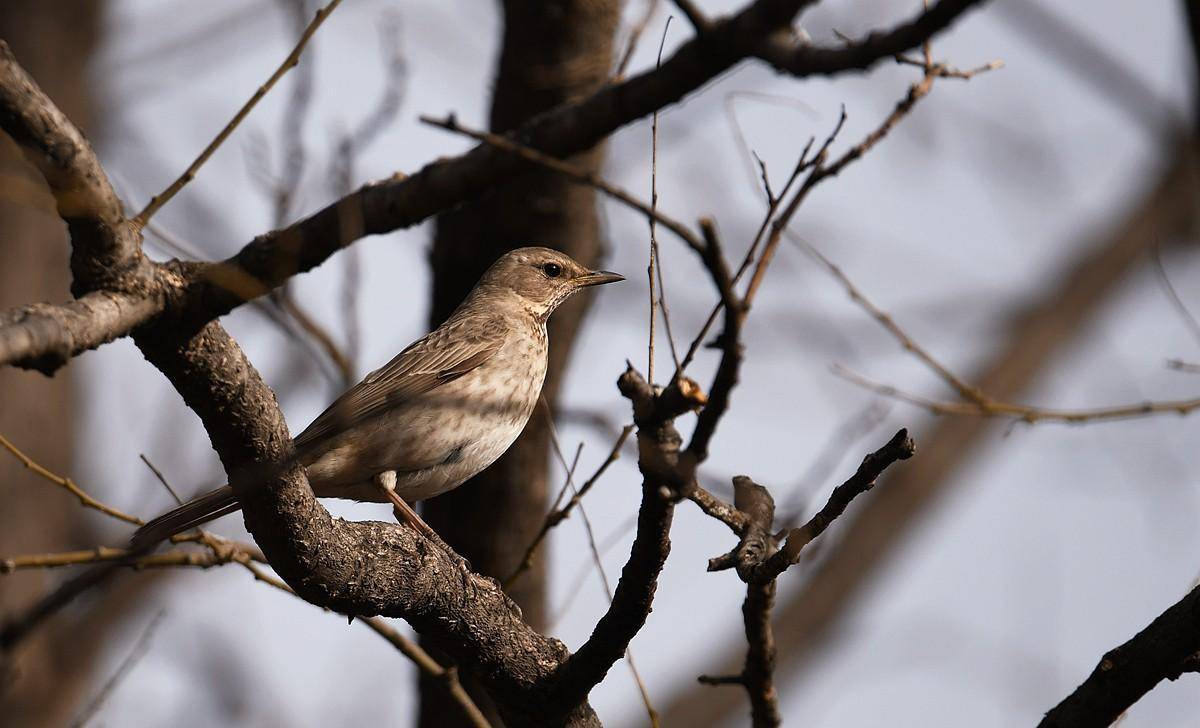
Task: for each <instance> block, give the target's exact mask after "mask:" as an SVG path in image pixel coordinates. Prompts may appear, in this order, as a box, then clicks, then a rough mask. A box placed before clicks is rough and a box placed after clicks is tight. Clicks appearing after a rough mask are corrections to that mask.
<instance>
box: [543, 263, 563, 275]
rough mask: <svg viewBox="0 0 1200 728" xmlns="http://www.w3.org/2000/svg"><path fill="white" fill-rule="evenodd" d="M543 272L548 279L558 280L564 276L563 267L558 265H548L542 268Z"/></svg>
mask: <svg viewBox="0 0 1200 728" xmlns="http://www.w3.org/2000/svg"><path fill="white" fill-rule="evenodd" d="M542 272H543V273H545V274H546V277H547V278H558V277H559V276H560V275H562V266H561V265H559V264H558V263H546V264H545V265H543V266H542Z"/></svg>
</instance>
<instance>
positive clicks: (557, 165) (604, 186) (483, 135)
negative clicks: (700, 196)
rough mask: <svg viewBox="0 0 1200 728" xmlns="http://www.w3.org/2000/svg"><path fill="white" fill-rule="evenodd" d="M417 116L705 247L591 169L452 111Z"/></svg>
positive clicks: (694, 245)
mask: <svg viewBox="0 0 1200 728" xmlns="http://www.w3.org/2000/svg"><path fill="white" fill-rule="evenodd" d="M418 119H419V121H420V122H421V123H423V124H428V125H429V126H435V127H437V128H439V129H445V130H446V131H449V132H454V133H455V134H462V135H463V136H467V137H470V138H472V139H474V140H476V141H479V142H483V143H485V144H487V145H489V146H492V147H495V148H496V149H499V150H502V151H505V152H508V153H509V154H511V155H513V156H515V157H520V158H521V159H524V160H526V161H528V162H532V163H534V164H537V165H539V166H542V167H545V168H546V169H549V170H551V171H554V172H557V173H559V174H561V175H563V176H564V177H566V178H568V179H570V180H572V181H573V182H577V183H579V184H583V185H588V186H589V187H593V188H595V189H597V190H599V191H600V192H603V193H604V194H606V195H608V196H609V197H611V198H613V199H614V200H616V201H618V202H620V203H622V204H624V205H626V206H627V207H629V208H631V209H633V210H636V211H637V212H640V213H641V214H643V215H645V216H646V217H647V218H653V219H654V220H656V221H657V222H658V224H659V225H662V226H663V227H665V228H666V229H668V230H670V231H671V232H673V233H675V235H677V236H678V237H679V239H680V240H682V241H683V242H685V243H686V244H687V245H688V247H689V248H691V249H692V250H694V251H696V252H700V251H701V250H702V249H703V247H704V244H703V242H702V241H701V240H700V236H698V235H697V234H696V233H695V232H693V231H692V230H691V228H689V227H688V226H687V225H684V224H683V223H681V222H679V221H678V220H675V219H674V218H671V217H669V216H668V215H666V214H665V213H663V212H661V211H659V210H654V209H651V207H650V205H649V204H647V203H645V202H643V201H641V200H639V199H638V198H636V197H634V196H633V195H632V194H630V193H629V192H627V191H625V190H623V189H621V188H620V187H618V186H616V185H614V184H612V183H611V182H608V181H606V180H604V179H601V178H600V177H598V176H596V175H595V174H593V173H592V172H589V171H587V170H584V169H580V168H579V167H577V166H575V165H573V164H571V163H569V162H564V161H563V160H561V159H557V158H555V157H552V156H550V155H548V154H544V153H542V152H539V151H538V150H536V149H533V148H532V147H527V146H524V145H522V144H519V143H518V142H516V141H514V140H513V139H510V138H509V137H506V136H501V135H499V134H493V133H491V132H486V131H480V130H477V129H471V128H469V127H466V126H463V124H462V123H461V122H460V121H458V119H457V118H456V117H455V116H453V115H451V116H448V117H446V118H445V119H437V118H434V117H431V116H421V117H418Z"/></svg>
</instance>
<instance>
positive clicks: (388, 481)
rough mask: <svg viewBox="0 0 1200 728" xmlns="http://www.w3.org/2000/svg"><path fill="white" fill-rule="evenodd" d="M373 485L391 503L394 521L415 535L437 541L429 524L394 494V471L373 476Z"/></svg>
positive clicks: (386, 471)
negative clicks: (407, 527) (406, 525)
mask: <svg viewBox="0 0 1200 728" xmlns="http://www.w3.org/2000/svg"><path fill="white" fill-rule="evenodd" d="M375 485H376V487H378V488H379V490H381V491H383V494H384V496H386V497H387V499H388V500H389V501H391V502H392V510H393V511H394V512H395V514H396V520H397V521H400V522H401V523H407V524H408V525H410V526H412V527H413V528H414V529H415V530H416V532H417V533H419V534H421V535H422V536H424V537H425V538H428V539H437V540H440V539H438V537H437V534H436V533H434V531H433V529H432V528H430V527H429V524H427V523H425V521H422V520H421V517H420V516H418V515H417V512H416V511H414V510H413V509H412V506H410V505H409V504H408V503H406V502H405V501H404V499H403V498H401V497H400V495H399V494H398V493H396V471H395V470H385V471H383V472H382V473H379V474H378V475H376V476H375Z"/></svg>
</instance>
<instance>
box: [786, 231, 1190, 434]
mask: <svg viewBox="0 0 1200 728" xmlns="http://www.w3.org/2000/svg"><path fill="white" fill-rule="evenodd" d="M788 237H789V239H790V240H791V241H792V242H793V243H794V244H795V245H796V246H797V247H799V248H801V249H802V250H804V251H805V252H807V253H809V254H810V255H812V256H813V257H814V258H815V259H816V260H817V261H818V262H820V263H821V265H822V266H823V267H824V268H825V269H826V270H827V271H829V273H830V274H831V275H833V276H834V277H835V278H837V279H838V281H839V282H841V284H842V286H843V287H844V288H845V289H846V292H847V293H848V294H849V296H850V299H851V300H852V301H854V302H855V303H856V304H858V305H859V306H860V307H861V308H863V310H865V311H867V312H868V313H869V314H870V315H871V317H872V318H874V319H875V320H876V321H877V322H879V324H880V325H881V326H883V327H884V328H885V329H886V330H887V331H888V333H890V334H891V335H892V337H893V338H895V339H896V340H897V341H898V342H900V345H901V346H903V347H904V349H905V351H908V352H910V353H911V354H913V355H914V356H916V357H917V359H919V360H920V361H921V362H922V363H924V364H925V365H926V366H927V367H928V368H929V369H930V370H931V371H933V372H934V374H936V375H937V376H938V378H939V379H941V380H942V381H943V382H945V383H946V384H947V385H949V386H950V387H951V388H952V389H954V391H955V392H957V393H958V395H959V396H960V397H962V398H963V400H964V401H961V402H941V401H938V400H934V399H930V398H927V397H922V396H919V395H915V394H910V393H907V392H903V391H901V390H899V389H897V388H895V387H892V386H889V385H886V384H880V383H879V382H875V381H872V380H870V379H867V378H866V377H864V376H862V375H861V374H858V373H856V372H853V371H851V370H849V369H847V368H846V367H843V366H840V365H835V366H834V368H833V373H834V374H836V375H837V376H839V377H842V378H843V379H846V380H847V381H850V382H853V383H854V384H857V385H858V386H860V387H863V388H864V389H869V390H871V391H873V392H876V393H878V394H882V395H884V396H886V397H891V398H893V399H897V400H900V401H902V402H907V403H909V404H912V405H915V406H917V407H921V408H922V409H925V410H927V411H929V412H931V413H932V414H936V415H972V416H979V417H1006V418H1010V419H1015V420H1020V421H1023V422H1027V423H1030V424H1032V423H1034V422H1064V423H1068V424H1080V423H1084V422H1095V421H1101V420H1120V419H1129V418H1132V417H1142V416H1145V415H1152V414H1177V415H1185V414H1188V413H1190V412H1192V411H1194V410H1196V409H1200V398H1194V399H1182V400H1164V401H1146V402H1134V403H1131V404H1121V405H1114V406H1111V407H1096V408H1089V409H1078V410H1073V409H1051V408H1045V407H1035V406H1030V405H1022V404H1013V403H1010V402H1001V401H999V400H996V399H994V398H993V397H991V396H989V395H988V394H987V393H986V392H983V391H981V390H980V389H979V388H978V387H975V386H973V385H971V384H968V383H967V382H965V381H964V380H962V379H961V378H960V377H958V376H957V375H955V374H954V373H953V372H951V371H950V370H949V369H948V368H947V367H946V366H945V365H944V364H942V363H941V362H939V361H938V360H937V359H936V358H935V357H934V356H933V355H932V354H930V353H929V352H928V351H926V350H925V348H924V347H922V346H921V345H920V344H918V343H917V342H916V341H915V340H914V339H913V338H912V337H911V336H909V335H908V334H907V333H906V332H905V331H904V329H902V328H901V327H900V326H899V325H898V324H897V323H896V322H895V320H894V319H892V317H891V316H889V315H888V314H887V313H886V312H884V311H883V310H882V309H880V308H879V307H878V306H876V305H875V304H874V303H872V302H871V301H870V299H868V298H867V297H866V295H864V294H863V292H862V291H861V290H860V289H859V288H858V287H857V286H856V285H854V283H853V282H852V281H851V280H850V278H849V277H848V276H847V275H846V274H845V273H844V272H842V270H841V269H840V268H838V267H837V266H836V265H834V264H833V263H832V262H831V261H830V260H829V259H828V258H826V257H825V256H824V255H822V254H821V253H820V252H819V251H818V250H817V249H816V248H815V247H813V246H812V245H811V244H809V243H807V242H805V241H804V240H802V239H800V238H799V237H797V236H794V235H792V234H790V232H789V234H788Z"/></svg>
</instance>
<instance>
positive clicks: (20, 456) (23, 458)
mask: <svg viewBox="0 0 1200 728" xmlns="http://www.w3.org/2000/svg"><path fill="white" fill-rule="evenodd" d="M0 446H2V447H4V449H5V450H8V451H9V452H10V453H12V454H13V457H15V458H16V459H17V460H19V461H20V462H21V464H22V465H24V466H25V468H26V469H27V470H30V471H32V472H33V473H34V475H37V476H38V477H40V478H42V479H43V480H47V481H49V482H51V483H54V484H55V485H57V486H58V487H60V488H63V489H64V490H66V491H67V492H68V493H70V494H71V495H73V496H75V497H76V498H78V499H79V503H80V505H82V506H84V507H86V508H92V509H94V510H97V511H100V512H101V513H103V514H104V515H106V516H111V517H112V518H116V519H117V520H121V521H125V522H126V523H132V524H133V525H135V526H141V525H143V524H144V523H145V521H143V520H142V519H140V518H138V517H137V516H131V515H129V514H128V513H125V512H123V511H119V510H117V509H116V508H113V507H112V506H109V505H105V504H104V503H101V502H100V501H98V500H96V499H95V498H93V497H92V496H90V495H88V494H87V493H85V492H84V491H83V489H82V488H80V487H79V486H78V485H76V484H75V481H73V480H71V479H70V478H65V477H63V476H61V475H55V474H54V473H52V472H50V471H49V470H47V469H45V468H43V467H42V466H41V465H38V464H37V463H36V462H34V461H33V459H32V458H30V457H29V456H28V455H26V454H25V453H23V452H21V451H20V450H19V449H17V446H16V445H14V444H12V443H11V442H9V440H8V438H6V437H4V435H0Z"/></svg>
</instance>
